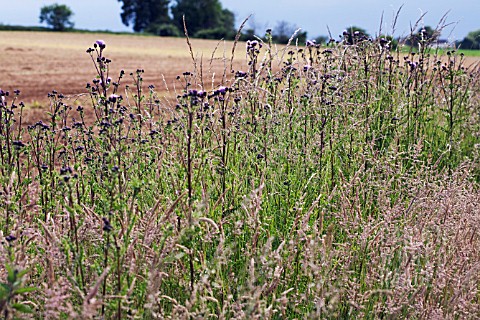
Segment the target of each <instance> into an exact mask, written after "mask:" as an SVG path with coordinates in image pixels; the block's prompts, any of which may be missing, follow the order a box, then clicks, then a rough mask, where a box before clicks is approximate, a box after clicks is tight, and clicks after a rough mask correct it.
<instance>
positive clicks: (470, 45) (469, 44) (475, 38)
mask: <svg viewBox="0 0 480 320" xmlns="http://www.w3.org/2000/svg"><path fill="white" fill-rule="evenodd" d="M459 46H460V48H461V49H466V50H469V49H470V50H480V30H476V31H472V32H469V33H468V35H467V36H466V37H465V38H464V39H463V40H462V41H460V43H459Z"/></svg>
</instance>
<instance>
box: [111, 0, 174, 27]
mask: <svg viewBox="0 0 480 320" xmlns="http://www.w3.org/2000/svg"><path fill="white" fill-rule="evenodd" d="M118 1H119V2H122V13H121V17H122V22H123V23H124V24H125V25H126V26H129V25H133V30H134V31H136V32H140V31H147V32H151V31H148V30H152V28H158V26H162V25H163V26H164V25H168V24H170V23H171V19H170V17H169V15H168V10H169V9H168V6H169V3H170V0H118ZM155 26H157V27H155ZM147 29H148V30H147ZM163 30H164V31H165V29H163ZM170 31H171V30H170Z"/></svg>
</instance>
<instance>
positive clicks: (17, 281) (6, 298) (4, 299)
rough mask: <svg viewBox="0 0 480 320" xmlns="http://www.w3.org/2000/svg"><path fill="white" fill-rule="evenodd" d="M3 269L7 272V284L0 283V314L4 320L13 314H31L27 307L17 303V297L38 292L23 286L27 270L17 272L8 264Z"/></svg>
mask: <svg viewBox="0 0 480 320" xmlns="http://www.w3.org/2000/svg"><path fill="white" fill-rule="evenodd" d="M5 268H6V270H7V282H5V283H0V313H3V314H4V317H5V319H10V317H9V315H10V314H15V312H18V313H33V310H32V308H31V307H30V306H29V305H27V304H24V303H20V302H18V297H21V296H22V295H24V294H26V293H29V292H33V291H36V290H38V289H37V288H34V287H25V286H24V285H23V282H24V276H25V275H26V274H27V270H22V271H19V270H17V269H14V268H13V267H12V266H11V265H9V264H6V265H5Z"/></svg>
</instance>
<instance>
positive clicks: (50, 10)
mask: <svg viewBox="0 0 480 320" xmlns="http://www.w3.org/2000/svg"><path fill="white" fill-rule="evenodd" d="M72 16H73V12H72V10H71V9H70V8H69V7H67V6H66V5H64V4H57V3H55V4H52V5H49V6H44V7H42V8H41V9H40V23H44V22H45V23H46V24H47V25H49V26H50V27H52V29H53V30H56V31H64V30H66V29H69V28H73V25H74V24H73V22H72V21H70V18H71V17H72Z"/></svg>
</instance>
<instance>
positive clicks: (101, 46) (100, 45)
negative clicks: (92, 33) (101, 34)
mask: <svg viewBox="0 0 480 320" xmlns="http://www.w3.org/2000/svg"><path fill="white" fill-rule="evenodd" d="M93 46H94V47H95V48H96V47H97V46H99V47H100V49H105V47H106V46H107V45H106V44H105V41H103V40H97V41H95V43H94V44H93Z"/></svg>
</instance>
